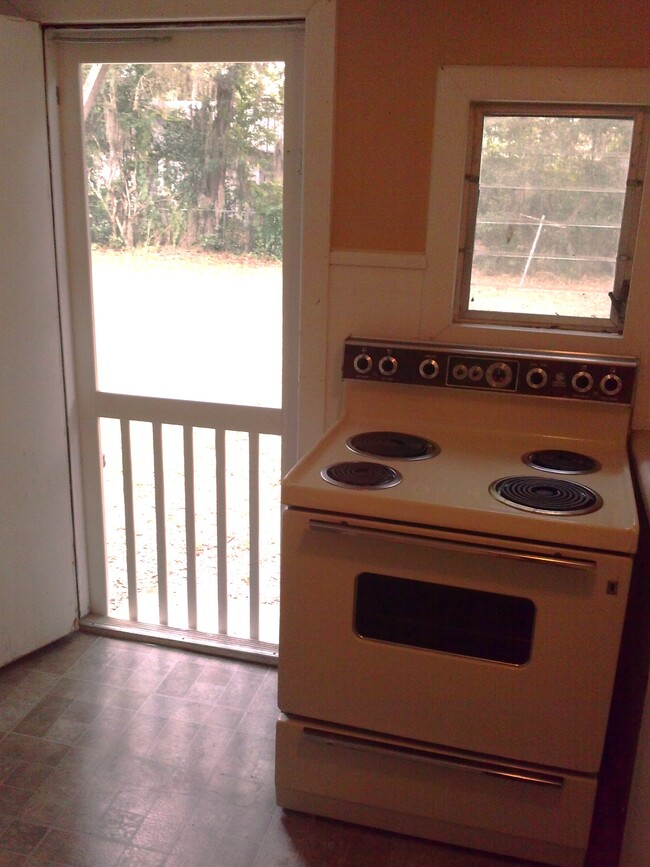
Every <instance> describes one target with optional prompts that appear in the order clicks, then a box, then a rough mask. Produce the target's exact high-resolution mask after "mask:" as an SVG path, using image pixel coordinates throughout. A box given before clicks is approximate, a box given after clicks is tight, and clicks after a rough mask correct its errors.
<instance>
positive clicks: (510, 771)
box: [303, 726, 564, 789]
mask: <svg viewBox="0 0 650 867" xmlns="http://www.w3.org/2000/svg"><path fill="white" fill-rule="evenodd" d="M303 737H304V738H306V739H307V740H311V741H315V742H317V743H322V744H326V745H327V746H338V747H343V748H344V749H352V750H359V751H361V752H368V753H377V754H379V755H384V756H386V755H391V754H392V755H395V756H397V757H399V758H403V759H407V760H410V761H415V762H428V763H430V764H432V765H436V766H440V767H445V768H451V769H453V770H459V771H469V772H470V773H478V774H485V775H487V776H490V777H505V778H506V779H509V780H515V781H517V782H520V783H532V784H534V785H538V786H551V787H552V788H558V789H561V788H562V786H563V785H564V778H563V777H561V776H559V775H558V774H548V773H542V772H538V771H530V770H528V768H524V767H520V766H517V765H508V764H503V765H502V764H500V763H497V762H490V761H485V760H483V759H468V758H463V757H461V756H452V755H448V754H446V753H440V752H435V751H433V750H428V749H421V748H418V747H410V746H404V745H402V744H393V743H388V742H386V741H375V740H371V739H370V738H362V737H359V736H358V735H347V734H342V733H338V732H331V731H326V730H323V729H317V728H314V727H312V726H305V727H304V728H303Z"/></svg>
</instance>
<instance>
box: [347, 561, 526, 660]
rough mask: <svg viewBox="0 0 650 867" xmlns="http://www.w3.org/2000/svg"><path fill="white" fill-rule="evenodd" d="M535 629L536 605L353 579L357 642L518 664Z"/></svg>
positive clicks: (382, 579) (371, 576) (372, 577)
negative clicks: (382, 643)
mask: <svg viewBox="0 0 650 867" xmlns="http://www.w3.org/2000/svg"><path fill="white" fill-rule="evenodd" d="M534 627H535V605H534V604H533V602H532V601H531V600H530V599H525V598H522V597H519V596H509V595H505V594H501V593H486V592H485V591H482V590H471V589H467V588H463V587H450V586H447V585H444V584H430V583H428V582H426V581H413V580H410V579H406V578H395V577H393V576H390V575H378V574H376V573H373V572H363V573H362V574H360V575H358V576H357V579H356V604H355V616H354V628H355V630H356V632H357V634H358V635H359V636H360V637H362V638H372V639H376V640H378V641H388V642H391V643H393V644H402V645H408V646H411V647H421V648H426V649H428V650H436V651H439V652H441V653H453V654H456V655H458V656H468V657H473V658H475V659H487V660H491V661H493V662H502V663H507V664H510V665H523V664H524V663H526V662H528V660H529V659H530V655H531V650H532V644H533V633H534Z"/></svg>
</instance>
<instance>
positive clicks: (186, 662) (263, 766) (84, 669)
mask: <svg viewBox="0 0 650 867" xmlns="http://www.w3.org/2000/svg"><path fill="white" fill-rule="evenodd" d="M276 682H277V672H276V670H275V669H274V668H270V667H265V666H261V665H256V664H254V663H247V662H240V661H234V660H228V659H223V658H217V657H212V656H205V655H200V654H195V653H192V652H188V651H183V650H175V649H169V648H163V647H159V646H154V645H146V644H137V643H134V642H130V641H125V640H118V639H112V638H104V637H96V636H91V635H87V634H82V633H75V634H73V635H72V636H69V637H68V638H65V639H63V640H61V641H59V642H56V643H55V644H53V645H50V646H49V647H47V648H45V649H44V650H41V651H38V652H36V653H34V654H31V655H30V656H28V657H25V658H24V659H22V660H19V661H17V662H15V663H12V664H11V665H9V666H6V667H5V668H2V669H0V867H18V865H21V867H23V865H39V867H43V865H75V867H109V865H122V867H126V865H132V867H162V865H164V867H294V865H310V867H327V865H340V867H424V865H426V867H506V865H510V867H512V865H517V864H520V863H521V862H518V861H514V860H512V859H507V858H496V857H494V856H489V855H486V854H481V853H477V852H471V851H469V850H464V849H458V848H453V847H448V846H442V845H438V844H435V843H429V842H425V841H421V840H415V839H412V838H408V837H402V836H399V835H396V834H389V833H386V832H383V831H375V830H371V829H368V828H360V827H358V826H354V825H347V824H345V823H342V822H335V821H332V820H326V819H319V818H316V817H313V816H307V815H303V814H299V813H292V812H291V813H290V812H285V811H283V810H282V809H280V808H279V807H278V806H277V805H276V803H275V796H274V787H273V754H274V728H275V720H276V718H277V714H278V711H277V706H276Z"/></svg>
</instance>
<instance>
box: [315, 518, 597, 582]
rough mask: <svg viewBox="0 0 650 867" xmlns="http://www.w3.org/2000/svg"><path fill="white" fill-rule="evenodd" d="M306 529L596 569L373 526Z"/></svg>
mask: <svg viewBox="0 0 650 867" xmlns="http://www.w3.org/2000/svg"><path fill="white" fill-rule="evenodd" d="M309 529H310V530H319V531H324V532H330V533H340V534H342V535H345V536H361V537H363V538H367V539H375V540H378V539H386V540H388V541H393V542H409V543H411V544H416V545H426V546H428V547H431V548H439V549H440V550H442V551H458V552H461V553H467V552H468V551H471V552H472V553H475V554H485V555H487V556H489V557H500V558H503V559H506V560H524V561H525V562H527V563H543V564H546V565H549V566H563V567H565V568H567V569H581V570H583V571H585V572H591V571H593V570H594V569H595V568H596V563H595V562H594V561H593V560H579V559H577V558H574V557H557V556H551V555H547V554H536V553H533V552H532V551H513V550H512V549H509V550H506V549H503V548H496V547H492V546H490V545H476V544H474V543H473V542H450V541H448V540H446V539H436V538H433V537H431V536H421V535H420V534H419V533H405V532H404V531H403V530H384V529H376V528H374V527H360V526H357V525H355V524H348V523H347V522H335V521H318V520H315V519H311V520H310V521H309Z"/></svg>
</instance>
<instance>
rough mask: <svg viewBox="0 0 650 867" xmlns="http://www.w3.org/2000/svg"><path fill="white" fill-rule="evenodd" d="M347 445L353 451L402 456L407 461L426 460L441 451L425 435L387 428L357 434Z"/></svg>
mask: <svg viewBox="0 0 650 867" xmlns="http://www.w3.org/2000/svg"><path fill="white" fill-rule="evenodd" d="M346 445H347V447H348V448H349V449H350V450H351V451H353V452H357V453H358V454H361V455H373V456H374V457H379V458H402V459H403V460H407V461H422V460H426V458H432V457H433V456H434V455H437V454H438V452H439V451H440V449H439V447H438V446H437V445H436V444H435V443H432V442H431V441H430V440H427V439H425V438H424V437H420V436H414V435H413V434H405V433H399V432H396V431H386V430H373V431H364V432H363V433H359V434H355V435H354V436H352V437H350V438H349V439H348V440H347V442H346Z"/></svg>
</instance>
